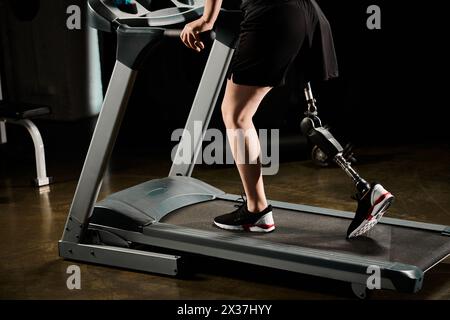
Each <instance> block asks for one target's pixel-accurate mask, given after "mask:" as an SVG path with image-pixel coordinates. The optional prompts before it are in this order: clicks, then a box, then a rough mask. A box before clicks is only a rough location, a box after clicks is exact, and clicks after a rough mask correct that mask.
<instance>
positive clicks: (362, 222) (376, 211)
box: [347, 183, 394, 239]
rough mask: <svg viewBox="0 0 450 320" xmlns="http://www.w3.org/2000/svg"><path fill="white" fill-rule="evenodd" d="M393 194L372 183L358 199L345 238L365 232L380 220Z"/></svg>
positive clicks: (390, 202) (392, 198)
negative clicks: (354, 213)
mask: <svg viewBox="0 0 450 320" xmlns="http://www.w3.org/2000/svg"><path fill="white" fill-rule="evenodd" d="M393 201H394V196H393V195H392V194H391V193H390V192H389V191H387V190H386V189H384V188H383V186H382V185H381V184H377V183H373V184H372V185H371V187H370V190H369V191H368V192H367V193H366V194H365V195H364V196H363V197H362V198H361V199H359V200H358V208H357V209H356V215H355V217H354V218H353V221H352V223H351V224H350V226H349V228H348V230H347V239H350V238H355V237H358V236H361V235H363V234H365V233H367V232H368V231H369V230H371V229H372V228H373V227H374V226H375V225H376V224H377V223H378V221H380V219H381V217H382V216H383V215H384V214H385V213H386V211H387V210H388V209H389V207H390V206H391V204H392V202H393Z"/></svg>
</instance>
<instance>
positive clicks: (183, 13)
mask: <svg viewBox="0 0 450 320" xmlns="http://www.w3.org/2000/svg"><path fill="white" fill-rule="evenodd" d="M204 3H205V1H204V0H88V10H89V22H90V25H91V26H92V27H93V28H96V29H99V30H102V31H108V32H109V31H112V30H114V29H117V27H118V26H119V25H127V26H128V27H170V26H172V27H174V26H176V25H181V24H185V23H187V22H190V21H193V20H195V19H197V18H199V17H200V16H201V15H202V14H203V9H204Z"/></svg>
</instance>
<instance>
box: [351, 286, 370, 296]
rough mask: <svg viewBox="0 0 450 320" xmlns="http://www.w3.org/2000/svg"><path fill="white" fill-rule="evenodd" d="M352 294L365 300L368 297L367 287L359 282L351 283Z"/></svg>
mask: <svg viewBox="0 0 450 320" xmlns="http://www.w3.org/2000/svg"><path fill="white" fill-rule="evenodd" d="M351 287H352V291H353V294H354V295H355V296H356V297H357V298H358V299H361V300H366V299H368V298H369V290H368V289H367V287H366V286H365V285H363V284H360V283H352V284H351Z"/></svg>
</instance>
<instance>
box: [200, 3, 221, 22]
mask: <svg viewBox="0 0 450 320" xmlns="http://www.w3.org/2000/svg"><path fill="white" fill-rule="evenodd" d="M222 1H223V0H205V10H204V12H203V20H204V21H205V23H207V24H209V25H214V23H215V22H216V20H217V17H218V15H219V12H220V8H221V6H222Z"/></svg>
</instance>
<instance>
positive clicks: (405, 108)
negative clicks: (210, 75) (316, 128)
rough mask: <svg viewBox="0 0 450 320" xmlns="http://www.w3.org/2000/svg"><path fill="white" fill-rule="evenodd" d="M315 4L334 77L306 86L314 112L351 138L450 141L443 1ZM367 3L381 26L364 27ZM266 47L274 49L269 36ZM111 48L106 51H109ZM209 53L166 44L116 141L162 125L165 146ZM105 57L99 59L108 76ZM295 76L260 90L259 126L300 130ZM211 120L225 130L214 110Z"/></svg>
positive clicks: (140, 83) (286, 132) (140, 84)
mask: <svg viewBox="0 0 450 320" xmlns="http://www.w3.org/2000/svg"><path fill="white" fill-rule="evenodd" d="M225 3H227V0H225ZM318 3H319V4H320V5H321V7H322V9H323V10H324V12H325V14H326V15H327V17H328V19H329V20H330V23H331V26H332V28H333V32H334V38H335V44H336V50H337V55H338V62H339V67H340V73H341V77H340V79H337V80H333V81H330V82H328V83H314V84H313V89H314V91H315V92H316V96H317V99H318V101H319V108H320V116H321V118H322V119H323V121H324V122H326V123H327V124H329V125H330V126H331V128H332V130H333V132H334V133H335V134H337V135H338V136H339V137H341V138H342V139H343V140H344V141H351V142H353V143H355V144H356V145H374V144H376V145H384V144H390V143H400V144H403V143H407V144H409V143H416V142H433V141H435V140H439V141H447V139H448V137H449V130H448V126H447V122H448V120H447V119H448V118H447V117H446V114H447V103H446V99H445V92H446V86H447V83H448V82H447V80H446V77H445V76H446V74H448V71H449V63H448V58H447V57H449V56H450V54H449V50H448V47H447V46H446V44H445V42H446V40H445V39H447V38H448V27H447V25H446V22H445V21H446V19H445V16H444V15H445V10H444V6H443V5H441V4H440V3H439V2H435V3H433V4H428V5H424V4H423V2H419V1H401V0H400V1H362V0H358V1H356V0H354V1H335V0H319V1H318ZM227 4H229V3H227ZM371 4H377V5H379V6H380V7H381V10H382V29H381V30H369V29H367V27H366V19H367V17H368V14H366V9H367V7H368V6H369V5H371ZM108 40H109V41H108ZM106 42H107V43H109V44H112V43H113V42H114V41H113V39H112V40H111V39H107V41H106ZM268 48H269V49H270V50H273V49H276V46H275V47H273V44H271V43H270V40H268ZM112 51H113V50H112V49H111V48H109V50H105V52H104V54H105V55H107V56H108V57H112V56H113V54H112ZM105 55H104V56H105ZM206 59H207V52H204V53H202V54H197V53H195V52H192V51H190V50H189V49H186V48H184V47H183V46H182V45H180V44H179V43H178V41H176V40H168V41H167V42H166V43H164V44H163V45H162V46H161V47H160V48H159V49H158V50H157V51H156V52H155V54H154V56H153V57H151V58H150V59H149V61H147V63H146V64H145V66H144V68H143V71H142V72H141V73H140V75H139V77H138V80H137V83H136V90H135V93H134V94H133V96H132V99H131V103H130V107H129V112H128V114H127V116H126V118H125V121H124V126H123V130H122V131H123V135H122V136H121V137H120V138H119V141H122V142H124V140H126V141H127V142H126V143H130V142H131V143H133V142H132V141H135V142H137V143H140V142H138V141H141V139H142V138H141V137H142V136H143V135H144V136H145V137H144V138H143V139H144V140H145V141H148V139H149V137H151V136H158V137H160V135H158V132H160V129H161V128H162V129H164V128H167V137H166V138H165V139H164V141H163V142H162V143H166V142H167V141H169V140H170V138H169V137H170V133H171V131H172V129H173V128H178V127H182V126H183V125H184V122H185V119H186V117H187V115H188V112H189V107H190V103H191V101H192V100H193V97H194V94H195V90H196V86H197V84H198V82H199V79H200V77H201V72H202V70H203V66H204V63H205V61H206ZM112 63H113V62H112V61H109V63H107V64H105V65H108V67H106V68H105V75H107V74H108V71H109V70H110V69H111V66H112ZM295 73H296V70H292V72H291V74H290V76H289V81H288V83H287V85H286V86H285V87H282V88H277V89H275V90H273V91H272V92H271V93H270V94H269V95H268V96H267V98H266V99H265V101H264V102H263V104H262V106H261V107H260V110H259V112H258V113H257V115H256V117H255V123H256V126H257V127H260V128H279V129H280V131H281V135H282V136H291V135H295V134H299V122H300V120H301V118H302V114H303V112H304V108H305V105H304V102H303V100H304V96H303V91H302V90H301V88H300V87H299V84H298V83H297V82H295V80H296V77H295ZM211 125H212V126H214V127H219V128H223V125H222V123H221V119H220V112H219V108H216V112H215V114H214V117H213V121H212V124H211ZM129 137H132V138H133V139H132V141H130V140H129Z"/></svg>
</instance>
